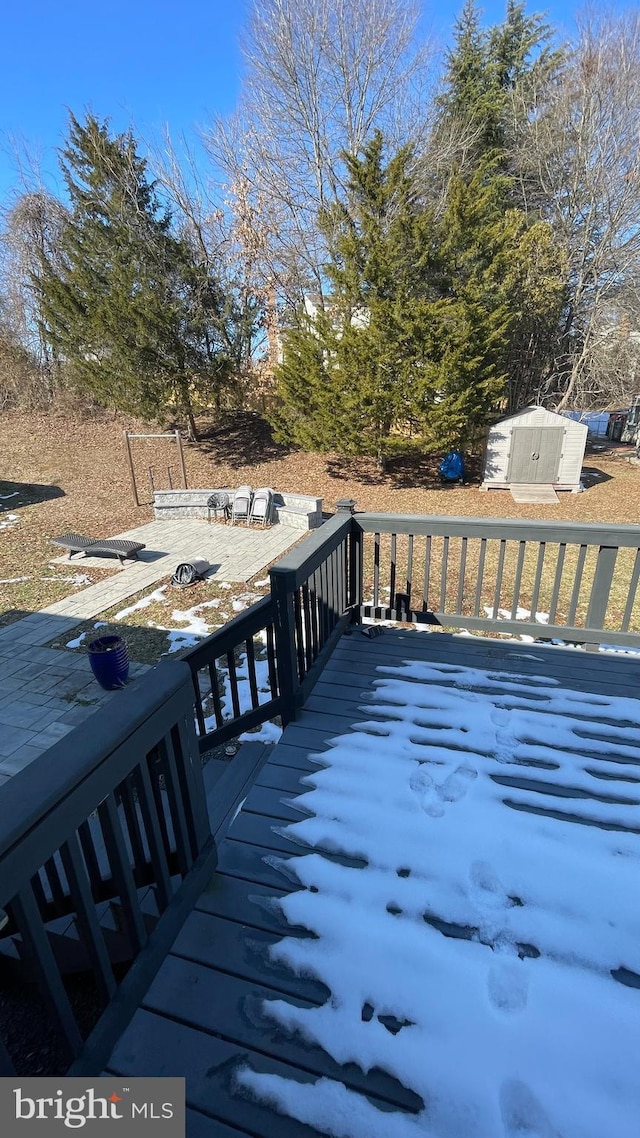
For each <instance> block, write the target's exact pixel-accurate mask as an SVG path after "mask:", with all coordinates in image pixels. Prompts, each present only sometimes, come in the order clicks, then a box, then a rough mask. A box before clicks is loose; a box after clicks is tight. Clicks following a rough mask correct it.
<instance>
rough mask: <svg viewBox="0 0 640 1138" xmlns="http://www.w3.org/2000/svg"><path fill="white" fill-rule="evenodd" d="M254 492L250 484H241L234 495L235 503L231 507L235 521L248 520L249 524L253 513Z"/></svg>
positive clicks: (232, 518)
mask: <svg viewBox="0 0 640 1138" xmlns="http://www.w3.org/2000/svg"><path fill="white" fill-rule="evenodd" d="M252 498H253V493H252V490H251V487H250V486H239V487H238V489H237V490H236V492H235V494H234V495H233V505H232V507H231V520H232V521H233V522H236V521H238V522H242V521H244V522H246V523H247V525H248V524H249V514H250V513H251V499H252Z"/></svg>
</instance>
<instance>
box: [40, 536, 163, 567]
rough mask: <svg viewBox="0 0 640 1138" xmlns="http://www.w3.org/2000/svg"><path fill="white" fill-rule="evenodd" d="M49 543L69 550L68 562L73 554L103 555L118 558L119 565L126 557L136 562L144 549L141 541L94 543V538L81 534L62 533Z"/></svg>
mask: <svg viewBox="0 0 640 1138" xmlns="http://www.w3.org/2000/svg"><path fill="white" fill-rule="evenodd" d="M51 541H52V542H53V544H54V545H60V546H62V548H63V549H68V550H69V560H71V558H72V557H73V554H74V553H84V555H85V557H93V556H94V555H97V556H100V555H101V554H103V553H104V554H106V555H107V556H113V557H118V558H119V559H120V564H121V565H123V564H124V561H125V558H127V557H130V558H132V559H133V560H137V559H138V554H139V552H140V550H141V549H146V546H145V545H144V544H143V542H141V541H128V540H127V539H126V538H121V537H112V538H106V539H105V540H104V541H96V539H95V538H94V537H84V536H83V534H81V533H63V534H62V536H61V537H52V538H51Z"/></svg>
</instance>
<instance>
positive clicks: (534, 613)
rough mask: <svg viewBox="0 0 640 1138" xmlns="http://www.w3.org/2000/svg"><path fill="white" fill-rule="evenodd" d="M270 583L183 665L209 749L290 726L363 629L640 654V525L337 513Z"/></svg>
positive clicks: (201, 735) (288, 557) (202, 741)
mask: <svg viewBox="0 0 640 1138" xmlns="http://www.w3.org/2000/svg"><path fill="white" fill-rule="evenodd" d="M270 576H271V593H270V595H269V596H267V597H264V598H263V599H262V600H261V601H259V602H258V603H257V604H255V605H253V606H252V607H251V608H250V609H248V610H247V611H246V612H244V613H242V614H241V615H240V616H239V617H237V618H236V619H235V620H233V621H231V622H230V624H228V625H225V627H224V628H222V629H220V631H219V632H216V633H214V634H213V635H212V636H210V637H208V638H207V639H206V640H203V641H202V643H201V644H199V645H198V646H197V647H196V648H192V649H190V650H189V651H187V652H186V653H185V654H184V656H183V659H184V660H185V661H186V662H187V663H188V664H189V666H190V668H191V670H192V675H193V684H194V698H195V717H196V723H197V730H198V736H199V744H200V749H201V751H203V752H204V751H207V750H209V749H211V748H212V747H215V746H217V745H219V744H221V743H223V742H225V741H226V740H228V739H230V738H234V737H237V736H238V735H239V734H240V732H242V731H246V730H248V729H250V728H252V727H256V726H258V725H259V724H261V723H263V722H265V721H266V720H268V719H273V718H275V717H276V716H280V717H281V719H282V721H283V723H285V724H286V723H287V722H289V720H290V719H291V718H292V717H293V716H294V715H295V710H296V707H298V706H299V705H300V704H301V703H302V702H303V700H304V699H305V697H306V695H307V693H308V691H309V690H310V688H311V687H312V686H313V683H314V682H315V680H316V678H317V676H318V675H319V672H320V671H321V670H322V667H323V666H324V661H325V660H326V658H327V655H328V654H329V653H330V652H331V649H332V648H333V646H334V644H335V642H336V640H337V638H338V637H339V636H340V634H341V632H342V631H343V629H344V627H345V626H346V625H347V624H348V623H349V622H351V621H354V620H357V619H371V618H373V619H377V620H392V621H404V622H410V623H414V624H416V625H431V626H433V627H434V628H435V627H441V628H450V629H452V628H453V629H456V628H459V629H469V630H471V631H478V632H492V633H496V632H499V633H505V634H510V635H518V634H519V635H528V636H533V637H534V638H535V637H538V638H544V639H546V640H553V639H560V640H564V641H569V642H571V643H578V644H580V643H582V644H585V645H586V646H587V647H589V648H593V647H595V646H597V645H598V644H599V643H602V642H606V641H608V640H610V639H612V640H615V643H616V644H620V645H635V646H640V597H639V595H638V583H639V581H640V527H637V526H619V527H616V528H613V527H611V526H606V525H588V526H585V525H578V524H575V523H570V522H529V521H516V520H510V519H499V518H450V517H429V516H418V515H412V514H407V515H402V514H375V513H355V514H353V515H351V514H350V513H349V512H348V511H341V512H339V513H337V514H336V515H335V516H334V517H333V518H332V519H331V520H330V521H328V522H325V524H324V525H323V526H322V527H321V528H320V529H318V530H315V531H314V532H313V534H311V535H310V537H308V538H307V539H306V541H304V542H303V543H301V544H300V545H299V546H297V547H296V548H295V549H293V550H292V551H291V552H290V553H288V554H287V555H286V556H285V557H284V558H283V559H282V560H281V561H279V562H278V564H277V565H275V566H274V567H273V568H272V569H271V570H270ZM256 638H259V639H258V640H257V639H256ZM260 657H262V659H260ZM259 664H261V665H262V670H263V672H264V677H263V680H264V682H263V683H260V682H259V676H258V671H257V665H259Z"/></svg>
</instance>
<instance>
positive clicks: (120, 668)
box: [87, 636, 129, 691]
mask: <svg viewBox="0 0 640 1138" xmlns="http://www.w3.org/2000/svg"><path fill="white" fill-rule="evenodd" d="M87 655H88V657H89V663H90V665H91V671H92V672H93V674H94V676H95V678H96V679H97V681H98V683H99V684H100V687H101V688H104V690H105V691H116V689H117V688H123V687H124V686H125V684H126V682H127V677H128V675H129V652H128V650H127V645H126V643H125V641H124V640H123V639H122V637H121V636H100V637H98V639H97V640H92V641H91V643H90V644H88V645H87Z"/></svg>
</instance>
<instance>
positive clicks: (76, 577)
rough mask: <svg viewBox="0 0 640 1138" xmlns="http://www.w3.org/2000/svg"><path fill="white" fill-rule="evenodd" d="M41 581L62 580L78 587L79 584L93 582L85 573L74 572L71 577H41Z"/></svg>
mask: <svg viewBox="0 0 640 1138" xmlns="http://www.w3.org/2000/svg"><path fill="white" fill-rule="evenodd" d="M40 580H41V581H62V582H63V583H64V584H69V585H74V586H75V587H76V588H79V587H80V585H91V584H93V582H92V580H91V577H87V574H86V573H74V574H73V576H72V577H58V576H57V574H56V576H55V577H41V578H40Z"/></svg>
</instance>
